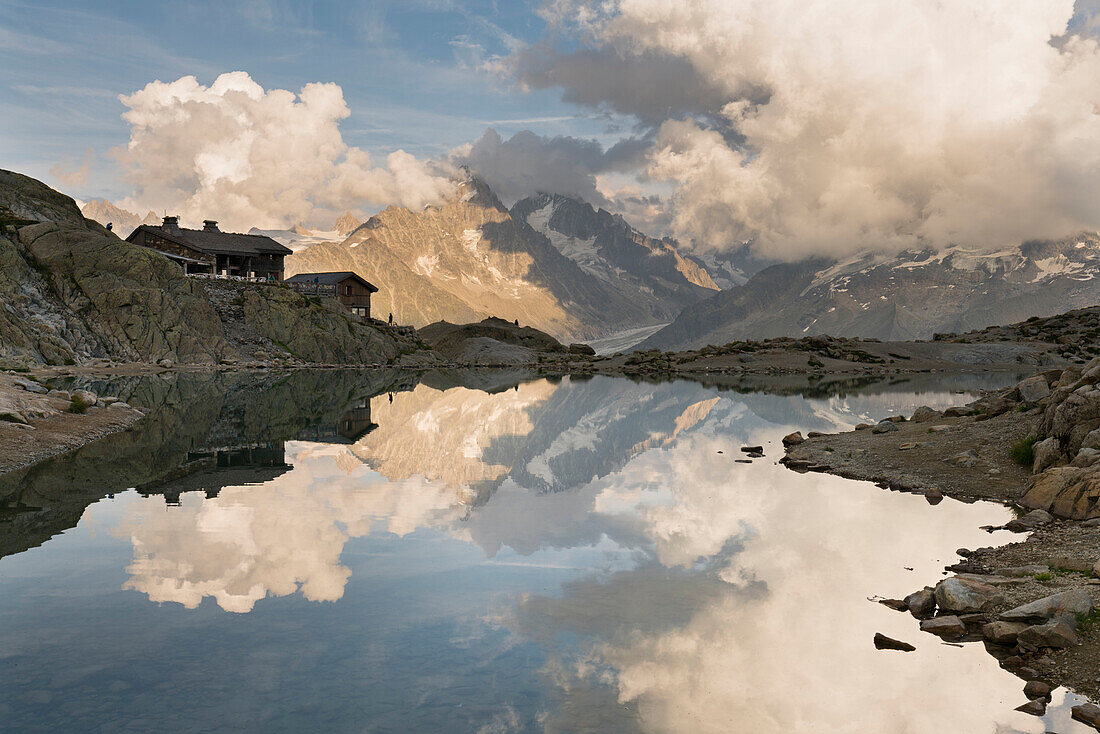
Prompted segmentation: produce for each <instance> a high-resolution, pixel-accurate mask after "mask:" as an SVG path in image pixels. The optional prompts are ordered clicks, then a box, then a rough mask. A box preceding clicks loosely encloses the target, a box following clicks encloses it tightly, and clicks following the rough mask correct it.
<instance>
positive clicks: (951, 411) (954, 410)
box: [943, 405, 974, 418]
mask: <svg viewBox="0 0 1100 734" xmlns="http://www.w3.org/2000/svg"><path fill="white" fill-rule="evenodd" d="M970 415H974V409H973V408H970V407H966V406H958V405H957V406H954V407H951V408H948V409H947V410H945V411H943V417H944V418H963V417H965V416H970Z"/></svg>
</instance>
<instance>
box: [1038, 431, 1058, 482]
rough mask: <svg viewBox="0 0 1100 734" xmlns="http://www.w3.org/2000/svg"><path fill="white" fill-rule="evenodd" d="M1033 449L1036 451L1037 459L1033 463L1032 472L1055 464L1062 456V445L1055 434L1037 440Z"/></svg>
mask: <svg viewBox="0 0 1100 734" xmlns="http://www.w3.org/2000/svg"><path fill="white" fill-rule="evenodd" d="M1032 451H1034V452H1035V461H1034V462H1033V463H1032V465H1031V472H1032V474H1038V473H1039V472H1041V471H1043V470H1044V469H1047V468H1049V467H1052V466H1054V465H1055V464H1056V463H1058V460H1059V459H1061V458H1062V446H1061V444H1059V443H1058V439H1056V438H1055V437H1054V436H1051V437H1050V438H1044V439H1043V440H1042V441H1038V442H1036V444H1035V445H1034V446H1033V447H1032Z"/></svg>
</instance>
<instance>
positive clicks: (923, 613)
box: [903, 588, 936, 619]
mask: <svg viewBox="0 0 1100 734" xmlns="http://www.w3.org/2000/svg"><path fill="white" fill-rule="evenodd" d="M903 601H904V602H905V606H907V607H908V608H909V612H910V614H912V615H913V616H914V617H917V618H918V619H919V618H921V617H927V616H928V615H930V614H931V613H932V612H934V611H935V610H936V596H935V594H934V593H933V591H932V589H929V588H925V589H921V590H920V591H914V592H913V593H912V594H910V595H909V596H907V597H905V599H904V600H903Z"/></svg>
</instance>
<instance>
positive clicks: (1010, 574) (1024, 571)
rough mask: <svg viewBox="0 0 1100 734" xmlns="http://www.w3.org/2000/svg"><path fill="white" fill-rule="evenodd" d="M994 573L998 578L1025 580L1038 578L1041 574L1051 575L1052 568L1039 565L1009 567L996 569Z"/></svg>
mask: <svg viewBox="0 0 1100 734" xmlns="http://www.w3.org/2000/svg"><path fill="white" fill-rule="evenodd" d="M993 573H994V575H996V576H1005V577H1007V578H1023V577H1025V576H1038V575H1039V574H1041V573H1050V566H1044V565H1041V564H1038V563H1036V564H1033V565H1030V566H1008V567H1006V568H995V569H993Z"/></svg>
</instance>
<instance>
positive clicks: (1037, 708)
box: [1016, 698, 1047, 716]
mask: <svg viewBox="0 0 1100 734" xmlns="http://www.w3.org/2000/svg"><path fill="white" fill-rule="evenodd" d="M1016 710H1017V711H1020V712H1022V713H1025V714H1031V715H1032V716H1045V715H1046V712H1047V704H1046V701H1044V700H1042V699H1039V698H1037V699H1034V700H1032V701H1028V702H1027V703H1025V704H1021V705H1019V706H1017V707H1016Z"/></svg>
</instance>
